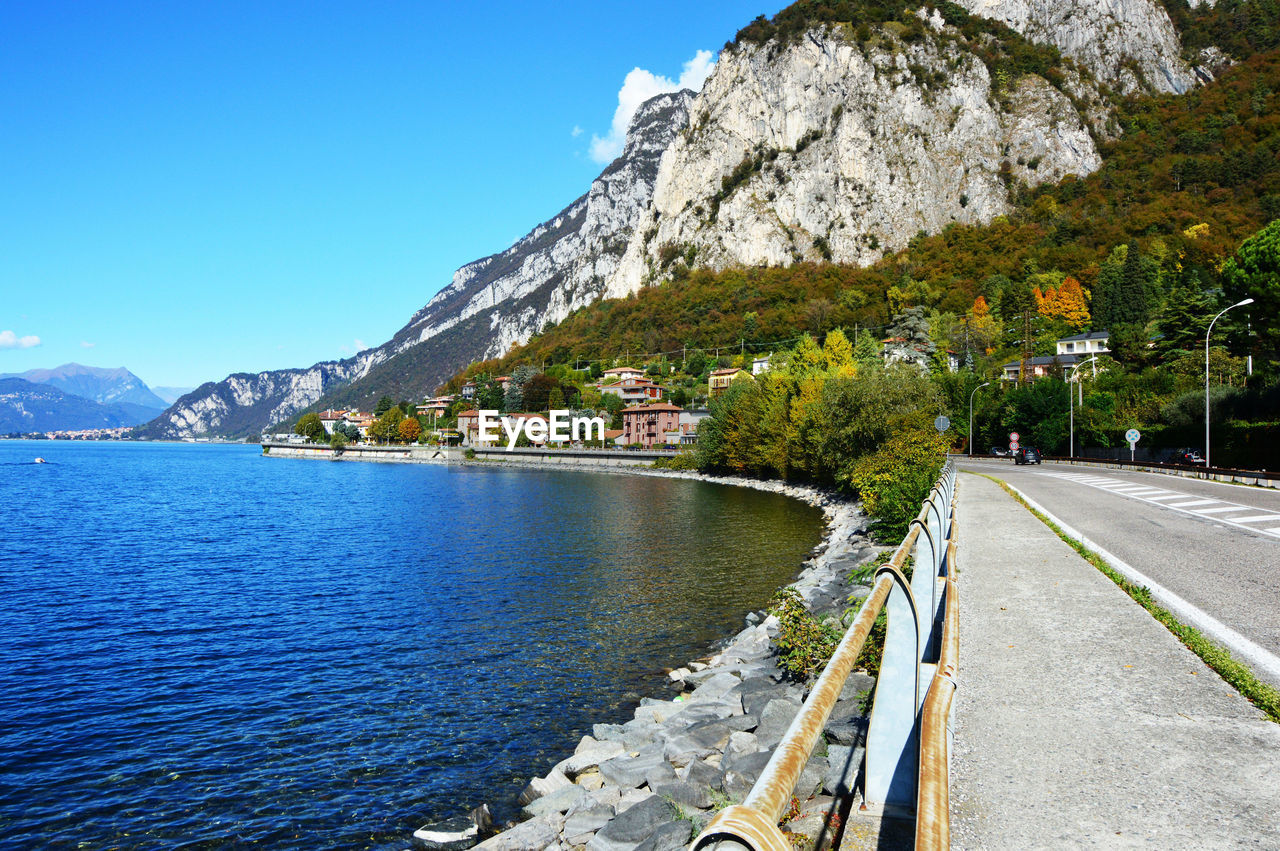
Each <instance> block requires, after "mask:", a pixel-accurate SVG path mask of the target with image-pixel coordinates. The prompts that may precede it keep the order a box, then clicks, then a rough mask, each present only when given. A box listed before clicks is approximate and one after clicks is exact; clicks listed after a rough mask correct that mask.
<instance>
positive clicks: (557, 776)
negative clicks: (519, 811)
mask: <svg viewBox="0 0 1280 851" xmlns="http://www.w3.org/2000/svg"><path fill="white" fill-rule="evenodd" d="M572 785H573V781H572V780H570V779H569V778H568V777H565V775H564V772H562V771H560V770H559V769H558V768H553V769H552V770H551V773H550V774H548V775H547V776H546V777H535V778H533V779H532V780H530V781H529V785H528V786H526V787H524V791H523V792H521V793H520V797H519V798H517V799H516V800H517V801H518V802H519V803H520V805H521V806H524V805H526V804H531V803H533V802H534V801H536V800H538V799H539V798H541V797H542V796H543V795H550V794H551V793H552V792H554V791H556V790H557V789H563V788H564V787H565V786H572Z"/></svg>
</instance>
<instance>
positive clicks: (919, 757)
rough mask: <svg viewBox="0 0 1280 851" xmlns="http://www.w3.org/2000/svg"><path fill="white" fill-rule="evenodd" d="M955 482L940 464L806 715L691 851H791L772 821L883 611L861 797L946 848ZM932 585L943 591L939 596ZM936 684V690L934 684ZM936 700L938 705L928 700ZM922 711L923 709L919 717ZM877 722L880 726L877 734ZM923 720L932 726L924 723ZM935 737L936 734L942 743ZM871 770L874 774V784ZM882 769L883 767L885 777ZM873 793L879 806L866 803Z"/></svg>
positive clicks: (954, 638)
mask: <svg viewBox="0 0 1280 851" xmlns="http://www.w3.org/2000/svg"><path fill="white" fill-rule="evenodd" d="M955 479H956V468H955V465H954V464H953V463H952V462H951V461H948V462H947V463H946V464H945V465H944V467H943V470H942V473H941V475H940V476H939V478H938V481H937V483H936V484H935V485H934V487H933V490H932V491H931V492H930V494H929V497H928V499H926V500H925V502H924V504H923V505H922V506H921V508H920V513H919V515H918V516H917V517H916V519H915V520H913V521H912V523H911V528H910V529H909V530H908V532H907V535H906V537H905V538H903V540H902V543H901V544H899V545H898V548H897V549H896V550H895V551H894V554H893V557H892V558H891V559H890V560H889V562H888V563H887V564H884V565H882V566H881V567H880V568H879V569H878V570H877V571H876V574H875V582H874V584H873V585H872V589H871V593H870V595H868V596H867V599H866V600H864V601H863V603H862V606H861V607H860V608H859V609H858V614H857V616H856V617H855V618H854V621H853V624H852V625H851V626H850V627H849V629H848V630H847V631H846V632H845V634H844V637H843V638H842V639H841V640H840V644H839V646H837V648H836V651H835V653H834V654H833V655H832V657H831V661H829V662H828V663H827V666H826V668H825V669H823V672H822V675H821V676H819V677H818V681H817V683H815V684H814V687H813V689H812V690H811V691H810V692H809V696H808V697H807V698H806V700H805V702H804V706H802V707H801V709H800V712H799V713H798V714H797V715H796V717H795V719H794V720H793V721H792V722H791V726H790V727H789V728H788V729H787V733H786V735H785V736H784V737H783V739H782V743H781V744H779V745H778V747H777V749H776V750H775V751H774V752H773V756H772V757H770V759H769V762H768V764H767V765H766V766H765V768H764V771H763V772H762V773H761V775H760V778H759V780H757V781H756V783H755V785H754V786H752V787H751V791H750V792H749V793H748V794H747V797H746V800H744V801H743V802H742V803H741V804H736V805H733V806H730V807H726V808H725V809H724V810H722V811H721V812H720V813H719V814H718V815H717V816H716V817H715V818H714V819H712V821H711V823H710V824H708V825H707V827H706V829H705V830H704V831H703V832H702V833H701V834H699V835H698V837H697V838H696V839H694V841H693V843H692V844H691V845H690V846H689V847H690V849H692V851H716V849H723V851H728V849H742V848H746V849H751V851H791V849H792V846H791V843H790V842H789V841H788V840H787V838H786V837H785V836H784V835H783V833H782V831H781V830H780V829H779V828H778V820H779V819H780V818H781V817H782V814H783V812H784V811H785V810H786V808H787V805H788V804H789V803H790V800H791V793H792V791H793V790H794V789H795V786H796V783H797V782H798V781H799V779H800V774H801V772H803V770H804V766H805V764H806V763H807V762H808V761H809V757H810V756H811V755H812V754H813V749H814V747H815V746H816V745H817V742H818V739H819V738H820V737H821V736H822V732H823V729H824V728H825V727H826V723H827V719H828V718H829V717H830V716H831V711H832V709H833V708H834V707H835V703H836V699H837V698H838V697H839V696H840V691H841V689H843V687H844V683H845V680H847V679H848V677H849V673H850V671H851V670H852V669H853V664H854V662H856V661H857V659H858V656H859V655H860V654H861V652H862V647H863V645H864V644H865V643H866V640H867V636H868V635H869V634H870V632H871V626H872V624H873V623H874V622H875V619H876V617H877V616H878V615H879V614H880V610H881V609H882V608H887V609H888V611H889V625H888V633H887V636H886V639H885V648H884V656H883V658H882V661H881V667H880V677H879V679H878V680H877V683H876V699H875V704H874V706H873V709H872V727H871V735H869V737H868V742H867V774H866V781H865V785H866V788H865V789H864V797H865V798H866V799H867V800H868V801H869V802H871V803H872V804H873V806H875V805H884V806H886V807H887V809H886V812H891V810H892V809H893V808H894V807H895V806H896V808H897V809H899V810H906V809H910V810H914V811H915V812H916V813H917V835H918V836H919V835H920V831H921V830H922V829H923V830H924V834H925V836H926V837H942V840H941V841H942V842H944V843H945V842H946V839H945V838H946V837H947V836H949V834H950V827H949V823H948V819H947V806H948V804H947V795H948V780H947V772H946V767H947V752H948V750H949V748H948V743H947V737H946V727H947V722H946V719H947V717H948V715H949V713H950V697H951V693H952V692H954V690H955V665H956V659H957V656H958V654H957V652H956V650H957V647H958V643H959V631H958V620H957V618H956V594H955V582H954V579H953V577H952V574H953V573H954V569H953V568H954V565H955V563H956V562H955V559H956V536H955V524H954V522H952V521H953V513H954V512H953V509H954V504H955ZM913 552H914V553H915V557H916V558H915V569H914V571H913V573H912V578H911V580H910V581H908V579H907V576H906V572H905V569H906V566H907V562H908V558H909V557H910V556H911V555H912V553H913ZM940 577H941V578H940ZM939 584H943V585H944V587H943V588H942V589H941V594H940V593H939V588H938V585H939ZM926 605H927V606H929V610H928V612H927V613H926V612H924V611H921V607H923V606H926ZM940 614H941V615H945V621H944V623H943V624H942V625H941V626H940V635H939V636H938V640H935V635H934V634H935V632H936V631H937V629H935V627H936V626H937V622H938V618H939V615H940ZM935 645H936V646H937V649H938V650H939V651H940V653H941V657H940V658H939V661H938V663H937V664H936V665H933V664H930V663H927V662H922V660H923V659H925V658H927V657H928V656H929V654H930V652H931V649H932V648H934V647H935ZM935 668H936V673H935ZM926 675H928V676H929V677H930V678H931V685H930V686H929V687H928V695H927V696H925V698H924V700H923V703H922V698H921V694H920V691H921V681H922V679H923V677H924V676H926ZM940 681H941V682H942V683H943V685H939V682H940ZM935 693H936V695H937V696H935V697H932V699H930V698H931V696H933V695H935ZM882 695H883V696H884V703H883V705H882V702H881V701H882ZM904 701H905V707H904V705H903V704H904ZM922 707H924V708H925V709H924V712H923V713H922ZM878 714H879V716H880V717H882V718H884V719H885V720H884V722H882V723H881V724H880V725H879V726H877V717H878ZM922 715H926V716H932V717H930V718H922ZM899 716H900V717H899ZM922 721H924V728H923V731H922V732H923V736H924V741H926V742H927V743H928V744H927V746H926V747H921V746H920V744H919V742H920V741H921V736H920V733H921V723H922ZM939 729H941V730H942V735H941V736H939V734H938V730H939ZM873 747H874V748H875V751H874V753H875V761H874V763H873ZM873 764H874V765H875V766H877V767H878V771H877V773H876V776H875V781H874V782H872V766H873ZM904 764H905V765H907V766H909V768H908V769H907V770H906V774H909V775H910V777H909V783H908V782H907V781H906V780H904V778H903V777H902V776H901V775H902V773H903V772H902V771H901V769H900V766H902V765H904ZM939 766H941V768H939ZM884 768H888V771H887V773H886V771H885V770H884ZM917 771H918V772H919V774H920V777H921V782H920V783H919V784H918V788H919V794H920V799H919V801H917V797H916V795H917V783H916V773H917ZM939 773H941V777H939V776H938V775H939ZM905 785H909V786H910V787H911V788H910V792H911V798H910V802H909V806H907V807H903V806H901V802H900V801H899V800H898V797H901V796H900V795H898V797H893V794H895V793H898V792H900V790H901V788H902V787H903V786H905ZM873 789H874V790H875V791H874V792H873V791H872V790H873ZM872 794H879V795H882V797H871V796H872ZM939 807H940V809H939ZM929 841H931V842H932V843H933V844H932V846H924V847H946V845H945V844H942V845H938V844H936V841H934V840H929Z"/></svg>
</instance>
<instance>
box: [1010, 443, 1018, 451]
mask: <svg viewBox="0 0 1280 851" xmlns="http://www.w3.org/2000/svg"><path fill="white" fill-rule="evenodd" d="M1009 451H1010V452H1017V451H1018V441H1016V440H1011V441H1009Z"/></svg>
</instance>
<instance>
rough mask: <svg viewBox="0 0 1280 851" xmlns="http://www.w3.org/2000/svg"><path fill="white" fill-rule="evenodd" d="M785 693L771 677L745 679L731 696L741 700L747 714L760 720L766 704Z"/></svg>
mask: <svg viewBox="0 0 1280 851" xmlns="http://www.w3.org/2000/svg"><path fill="white" fill-rule="evenodd" d="M783 693H785V689H784V688H782V687H781V686H779V685H778V684H777V683H775V682H774V681H773V680H772V679H770V678H769V677H762V676H757V677H750V678H746V679H744V680H743V681H742V682H741V684H739V685H737V686H735V687H734V689H733V690H732V691H731V692H730V695H734V696H736V697H738V698H740V699H741V701H742V709H743V711H744V712H745V713H746V714H748V715H754V716H756V717H757V718H759V717H760V713H761V711H763V710H764V707H765V704H766V703H768V702H769V701H770V700H773V699H775V698H777V697H780V696H781V695H782V694H783ZM726 696H727V695H726Z"/></svg>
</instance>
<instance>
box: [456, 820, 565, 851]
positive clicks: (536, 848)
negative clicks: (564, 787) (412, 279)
mask: <svg viewBox="0 0 1280 851" xmlns="http://www.w3.org/2000/svg"><path fill="white" fill-rule="evenodd" d="M563 827H564V816H562V815H560V814H558V813H557V814H556V815H554V816H548V817H546V818H536V819H530V820H529V821H526V822H521V823H520V824H518V825H516V826H515V827H513V828H511V829H510V830H504V831H503V832H502V833H499V834H498V835H497V836H494V837H491V838H489V839H486V840H485V841H484V842H481V843H480V844H479V845H477V846H475V847H476V849H478V851H542V849H544V848H546V847H548V846H550V845H553V844H555V843H556V842H557V841H558V840H559V839H560V830H561V828H563Z"/></svg>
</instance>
